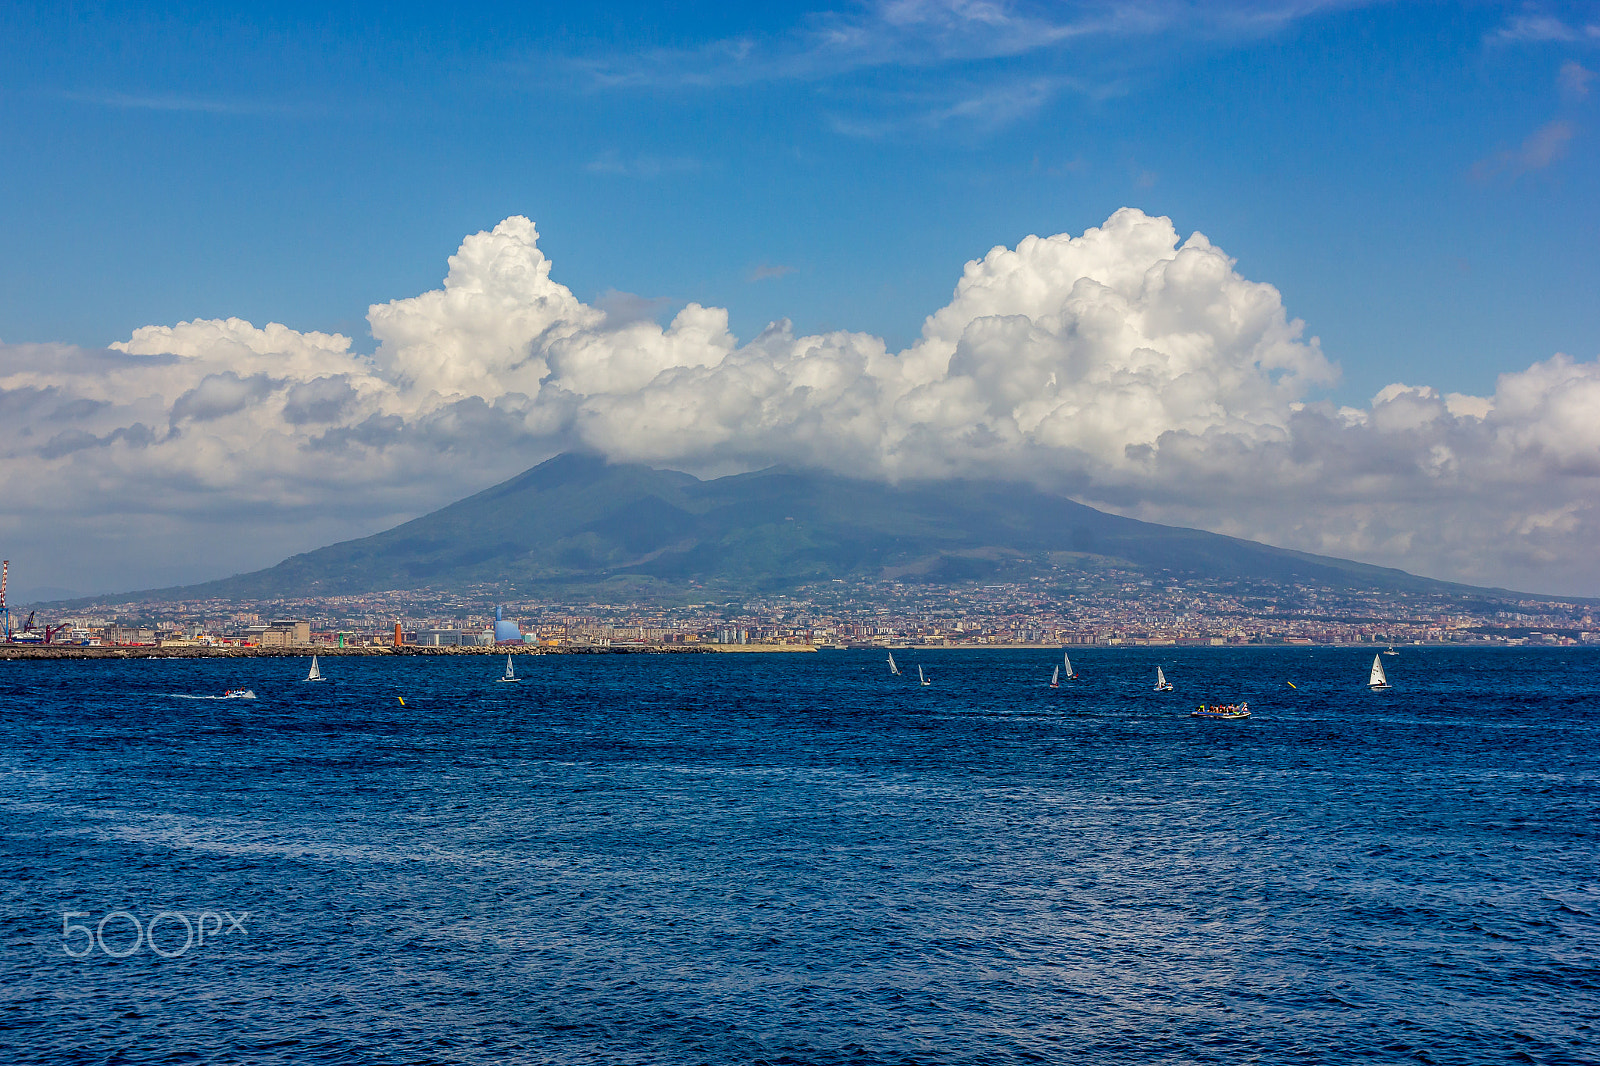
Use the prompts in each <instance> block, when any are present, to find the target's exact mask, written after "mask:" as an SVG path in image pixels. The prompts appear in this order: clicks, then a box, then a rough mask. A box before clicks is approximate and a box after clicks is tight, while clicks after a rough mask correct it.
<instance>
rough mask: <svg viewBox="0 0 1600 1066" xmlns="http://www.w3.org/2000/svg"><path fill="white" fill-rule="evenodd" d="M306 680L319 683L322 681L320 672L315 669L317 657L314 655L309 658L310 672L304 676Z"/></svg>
mask: <svg viewBox="0 0 1600 1066" xmlns="http://www.w3.org/2000/svg"><path fill="white" fill-rule="evenodd" d="M306 680H307V681H321V680H322V671H321V670H320V669H319V668H318V667H317V657H316V656H315V655H313V656H312V657H311V672H310V673H309V674H307V675H306Z"/></svg>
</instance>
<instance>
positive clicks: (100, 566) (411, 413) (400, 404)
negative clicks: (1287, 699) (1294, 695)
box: [0, 209, 1600, 593]
mask: <svg viewBox="0 0 1600 1066" xmlns="http://www.w3.org/2000/svg"><path fill="white" fill-rule="evenodd" d="M635 302H637V301H635ZM604 303H605V304H606V306H592V305H588V304H585V303H584V302H582V301H580V300H579V299H577V298H576V297H575V296H574V295H573V293H572V292H571V291H570V290H569V289H567V288H566V287H565V286H563V285H561V284H560V283H559V282H558V281H556V280H554V278H553V277H552V271H551V263H550V261H549V260H548V259H547V258H546V257H545V256H544V255H543V253H542V252H541V251H540V250H539V247H538V232H537V230H536V229H535V227H534V225H533V223H532V222H530V221H529V220H527V219H525V218H520V217H517V218H510V219H507V220H505V221H504V222H502V223H501V224H500V225H498V226H496V227H495V228H494V229H493V230H492V231H488V232H483V233H478V234H475V235H473V236H471V237H468V238H467V239H466V240H465V241H463V243H462V245H461V248H460V250H459V251H458V252H457V254H456V255H454V256H452V257H451V259H450V262H449V272H448V275H447V277H446V278H445V281H444V284H443V286H442V287H441V288H439V289H436V290H433V291H429V292H426V293H423V294H421V295H418V296H414V297H410V298H407V299H400V300H395V301H393V302H390V303H387V304H379V305H374V306H373V307H372V308H371V309H370V311H369V314H368V321H369V322H370V324H371V328H372V334H373V336H374V337H375V338H376V339H377V341H378V348H377V351H376V352H375V354H374V355H372V356H371V357H363V356H357V355H353V354H351V351H350V348H351V343H350V340H349V339H348V338H345V337H342V336H336V335H328V334H321V333H310V332H298V331H295V330H293V329H290V328H288V327H286V326H283V325H279V324H276V323H273V324H268V325H267V326H265V327H260V328H258V327H256V326H254V325H252V324H250V323H248V322H244V321H241V320H238V319H227V320H217V321H197V322H187V323H179V324H178V325H176V326H170V327H168V326H150V327H145V328H143V329H140V330H137V331H135V333H134V335H133V336H132V337H131V338H129V340H128V341H126V342H124V343H121V344H117V345H113V346H112V350H110V351H86V350H82V349H76V348H69V347H63V346H39V345H34V346H18V345H11V346H0V411H3V412H4V413H6V414H7V416H8V420H7V421H8V424H9V425H12V426H20V427H22V428H21V431H20V432H19V433H17V434H14V435H13V436H11V437H10V438H9V440H8V442H7V443H6V444H4V445H0V449H4V450H3V451H0V457H3V458H4V459H5V462H4V464H3V465H0V491H3V492H5V493H6V495H7V498H8V499H10V500H12V501H15V502H16V503H17V507H16V508H13V509H12V511H11V512H10V513H11V517H0V532H3V533H4V534H5V535H6V536H8V537H9V538H11V539H12V540H13V541H14V542H19V543H22V544H23V545H24V546H25V547H28V550H29V551H31V552H32V553H33V555H34V556H35V557H37V558H38V560H39V561H40V565H41V566H42V567H43V568H45V569H53V570H54V571H56V574H55V576H54V577H52V578H51V579H50V580H44V579H40V580H39V581H38V583H40V584H54V585H62V586H67V587H81V588H82V589H83V590H84V591H89V590H90V589H111V588H128V587H137V586H140V585H149V584H153V583H159V582H163V581H178V580H190V579H198V578H201V577H209V576H217V575H219V574H222V573H226V572H231V571H233V570H237V569H241V568H244V567H248V566H259V565H266V564H270V563H272V562H275V561H277V560H278V559H280V558H282V557H284V556H285V555H288V554H291V553H292V552H295V551H301V550H305V549H308V548H311V547H315V546H317V545H320V544H323V543H327V542H329V541H331V540H334V539H339V538H340V537H347V536H356V535H361V534H364V533H368V532H372V531H374V530H375V529H378V528H382V527H383V526H385V525H387V524H391V523H392V522H394V521H396V520H397V519H399V518H401V517H405V516H410V515H414V514H418V513H421V512H423V511H425V510H428V509H430V508H432V507H435V506H438V505H440V504H442V503H444V502H447V501H449V500H451V499H454V498H458V497H460V496H462V495H465V494H466V493H467V492H468V491H471V490H474V489H477V488H481V487H484V486H486V485H488V484H490V483H493V482H494V481H496V480H498V479H500V478H503V477H506V476H509V475H510V474H513V473H515V472H517V471H518V470H521V469H523V468H525V467H527V466H530V465H532V464H533V463H535V462H537V461H539V460H541V459H543V458H546V457H548V456H549V455H551V454H554V453H555V452H558V451H561V450H565V449H569V448H572V447H582V448H587V449H590V450H594V451H598V452H601V453H604V454H606V455H608V456H611V457H613V458H615V459H618V460H629V461H642V462H649V463H655V464H660V465H671V466H676V467H680V468H687V469H691V470H695V471H698V472H725V471H729V470H736V469H750V468H753V467H758V466H763V465H767V464H769V463H773V462H787V463H791V464H795V465H809V466H817V467H822V468H826V469H830V470H835V471H840V472H844V473H848V474H852V475H859V476H868V477H879V478H886V479H903V478H914V477H938V476H945V475H953V474H960V475H977V476H1005V477H1016V478H1028V479H1032V480H1036V481H1039V482H1041V483H1043V484H1046V485H1047V486H1052V487H1055V488H1058V489H1061V490H1064V491H1069V492H1071V493H1072V494H1073V495H1075V496H1076V497H1078V498H1080V499H1083V500H1085V501H1086V502H1089V503H1092V504H1096V505H1099V506H1103V507H1107V508H1110V509H1114V510H1117V511H1119V512H1121V513H1125V514H1130V515H1135V516H1138V517H1144V518H1149V519H1153V520H1159V521H1165V522H1172V523H1180V524H1186V525H1195V526H1200V527H1204V528H1209V529H1215V530H1219V531H1222V532H1228V533H1234V534H1238V535H1242V536H1248V537H1254V538H1259V539H1264V540H1267V541H1269V542H1271V543H1276V544H1281V545H1285V546H1289V547H1297V548H1302V549H1306V550H1311V551H1318V552H1326V553H1330V554H1336V555H1344V556H1351V557H1356V558H1361V559H1365V560H1369V561H1374V562H1380V563H1387V564H1391V565H1398V566H1403V567H1405V568H1407V569H1411V570H1414V571H1419V572H1422V573H1427V574H1430V575H1434V576H1440V577H1447V578H1455V579H1459V580H1464V581H1470V582H1473V583H1491V584H1507V585H1512V586H1521V587H1532V588H1538V589H1546V590H1552V591H1568V592H1588V593H1594V592H1600V563H1596V562H1595V561H1594V559H1593V554H1594V553H1593V552H1592V549H1591V547H1590V546H1591V545H1592V544H1593V543H1595V542H1596V541H1597V540H1600V504H1597V502H1596V501H1597V500H1600V492H1597V491H1596V490H1597V489H1600V362H1588V363H1585V362H1579V361H1575V360H1573V359H1570V358H1568V357H1566V356H1561V355H1557V356H1554V357H1552V358H1551V359H1549V360H1546V361H1544V362H1542V363H1538V364H1535V365H1534V366H1532V367H1529V368H1527V369H1526V370H1523V371H1520V372H1517V373H1510V374H1506V375H1503V376H1502V377H1501V378H1500V380H1499V382H1498V385H1497V387H1496V390H1495V392H1494V394H1493V395H1492V396H1481V397H1480V396H1469V395H1463V394H1457V393H1448V394H1446V393H1441V392H1439V391H1437V390H1435V389H1433V388H1431V387H1427V386H1421V385H1409V384H1395V385H1391V386H1389V387H1387V388H1385V389H1383V390H1382V391H1380V392H1379V393H1378V394H1377V395H1376V396H1375V397H1374V398H1373V400H1372V401H1371V402H1370V403H1369V404H1368V405H1366V406H1365V407H1362V408H1359V409H1358V408H1349V407H1345V408H1336V407H1334V406H1333V405H1331V404H1330V403H1328V402H1327V401H1325V400H1323V399H1321V398H1319V390H1320V389H1322V388H1323V387H1324V386H1326V385H1328V384H1330V383H1332V382H1333V381H1334V380H1335V379H1336V377H1337V370H1336V368H1335V367H1334V366H1333V365H1332V364H1331V363H1330V362H1329V360H1328V359H1327V358H1326V357H1325V356H1324V355H1323V353H1322V351H1321V349H1320V347H1319V345H1318V343H1317V341H1316V339H1315V338H1311V337H1308V336H1307V335H1306V333H1305V329H1304V326H1303V324H1302V323H1301V322H1299V321H1298V320H1296V319H1293V318H1291V317H1290V316H1289V314H1288V313H1287V311H1286V309H1285V308H1284V306H1283V301H1282V299H1281V297H1280V294H1279V293H1278V291H1277V290H1276V289H1275V288H1273V287H1272V286H1271V285H1268V284H1264V283H1262V282H1257V281H1252V280H1250V279H1247V278H1245V277H1243V276H1241V275H1240V274H1239V272H1238V271H1237V269H1236V267H1235V264H1234V262H1233V261H1232V259H1230V258H1229V257H1228V256H1227V255H1226V253H1225V252H1223V251H1222V250H1221V249H1219V248H1218V247H1216V246H1215V245H1213V244H1212V243H1211V242H1210V241H1209V240H1207V238H1206V237H1204V236H1202V235H1200V234H1193V235H1190V236H1188V237H1187V238H1184V237H1183V236H1182V235H1180V234H1179V233H1178V232H1177V230H1176V229H1175V228H1174V226H1173V224H1172V222H1171V221H1170V220H1168V219H1166V218H1159V217H1152V216H1148V215H1145V214H1144V213H1142V212H1140V211H1137V210H1132V209H1124V210H1121V211H1118V212H1117V213H1116V214H1114V215H1113V216H1112V217H1111V218H1109V219H1107V220H1106V222H1105V223H1104V224H1103V225H1101V226H1098V227H1095V228H1092V229H1090V230H1088V231H1086V232H1084V233H1082V234H1079V235H1078V236H1075V237H1074V236H1071V235H1068V234H1060V235H1057V236H1053V237H1029V238H1027V239H1025V240H1023V241H1022V242H1020V243H1019V244H1018V245H1017V246H1016V247H1015V248H1003V247H1001V248H995V249H993V250H992V251H990V252H989V253H988V254H987V255H985V256H984V257H983V258H981V259H977V260H974V261H972V262H970V263H968V264H967V265H966V267H965V269H964V270H963V272H962V274H961V277H960V279H959V281H958V282H957V284H956V287H955V291H954V293H953V295H952V298H951V300H950V302H949V303H948V304H946V305H945V306H944V307H942V308H940V309H938V310H937V311H935V312H934V313H933V314H931V315H930V316H928V318H927V319H926V321H925V322H924V324H923V329H922V333H921V336H920V337H919V339H918V340H917V341H916V342H915V343H914V344H912V345H911V346H910V347H908V348H906V349H905V350H903V351H899V352H891V351H889V350H888V349H887V348H886V346H885V344H884V342H883V341H882V340H881V339H880V338H877V337H875V336H871V335H868V334H863V333H854V332H846V331H840V332H833V333H826V334H819V335H805V336H802V335H797V334H796V333H795V332H794V330H793V329H792V327H791V326H790V325H789V323H787V322H778V323H774V324H773V325H771V326H770V327H768V328H767V329H766V330H765V331H763V332H762V333H761V334H760V335H758V336H756V337H754V338H751V339H749V340H746V341H741V340H740V339H739V338H736V337H735V336H733V334H731V333H730V332H729V329H728V315H727V312H726V311H724V310H723V309H721V308H715V307H703V306H700V305H698V304H690V305H688V306H686V307H684V308H683V309H682V310H680V311H679V312H678V313H677V314H676V316H674V317H673V318H672V319H671V321H670V322H668V323H667V324H666V325H661V324H660V323H658V322H657V321H655V320H653V319H652V318H650V317H641V316H640V315H638V314H633V313H628V308H629V307H630V306H631V304H628V303H627V301H618V300H609V301H605V302H604ZM22 515H27V516H28V517H27V518H26V519H24V518H22V517H21V516H22ZM23 554H25V553H23ZM202 560H203V561H202Z"/></svg>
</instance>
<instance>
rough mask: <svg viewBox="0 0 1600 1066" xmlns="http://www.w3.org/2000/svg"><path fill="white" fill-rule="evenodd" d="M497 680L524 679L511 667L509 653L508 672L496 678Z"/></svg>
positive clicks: (507, 658)
mask: <svg viewBox="0 0 1600 1066" xmlns="http://www.w3.org/2000/svg"><path fill="white" fill-rule="evenodd" d="M495 680H496V681H521V680H522V678H520V677H518V676H517V672H516V671H515V670H513V669H511V656H509V655H507V656H506V672H505V674H504V676H501V677H497V678H495Z"/></svg>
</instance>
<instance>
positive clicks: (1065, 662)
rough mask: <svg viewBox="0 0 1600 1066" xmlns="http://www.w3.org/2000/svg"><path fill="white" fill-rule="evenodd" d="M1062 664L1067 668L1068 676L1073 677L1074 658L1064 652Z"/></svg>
mask: <svg viewBox="0 0 1600 1066" xmlns="http://www.w3.org/2000/svg"><path fill="white" fill-rule="evenodd" d="M1061 663H1062V665H1063V666H1065V667H1066V668H1067V676H1068V677H1071V676H1072V656H1070V655H1068V654H1067V653H1066V652H1062V653H1061Z"/></svg>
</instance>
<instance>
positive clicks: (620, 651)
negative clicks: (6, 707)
mask: <svg viewBox="0 0 1600 1066" xmlns="http://www.w3.org/2000/svg"><path fill="white" fill-rule="evenodd" d="M712 650H713V649H712V648H711V647H709V646H706V645H699V644H682V645H678V644H656V645H649V646H639V645H633V646H623V647H610V646H600V645H575V646H564V647H552V646H549V645H536V646H526V647H520V648H519V647H515V646H507V645H501V646H488V647H458V646H453V645H446V646H443V647H433V646H431V645H412V644H408V645H406V646H404V647H400V648H396V647H391V646H389V645H382V644H380V645H375V646H361V647H354V648H330V647H321V646H318V647H294V648H208V647H171V648H163V647H158V646H156V645H131V646H127V647H110V648H107V647H84V646H82V645H48V646H44V647H29V646H26V645H15V644H12V645H5V644H0V660H7V659H10V660H19V661H20V660H27V659H305V658H308V657H310V656H312V655H318V656H322V657H323V658H340V657H342V656H365V655H395V656H408V655H422V656H434V655H488V656H499V655H663V654H665V655H682V654H699V653H701V652H707V651H712Z"/></svg>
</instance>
